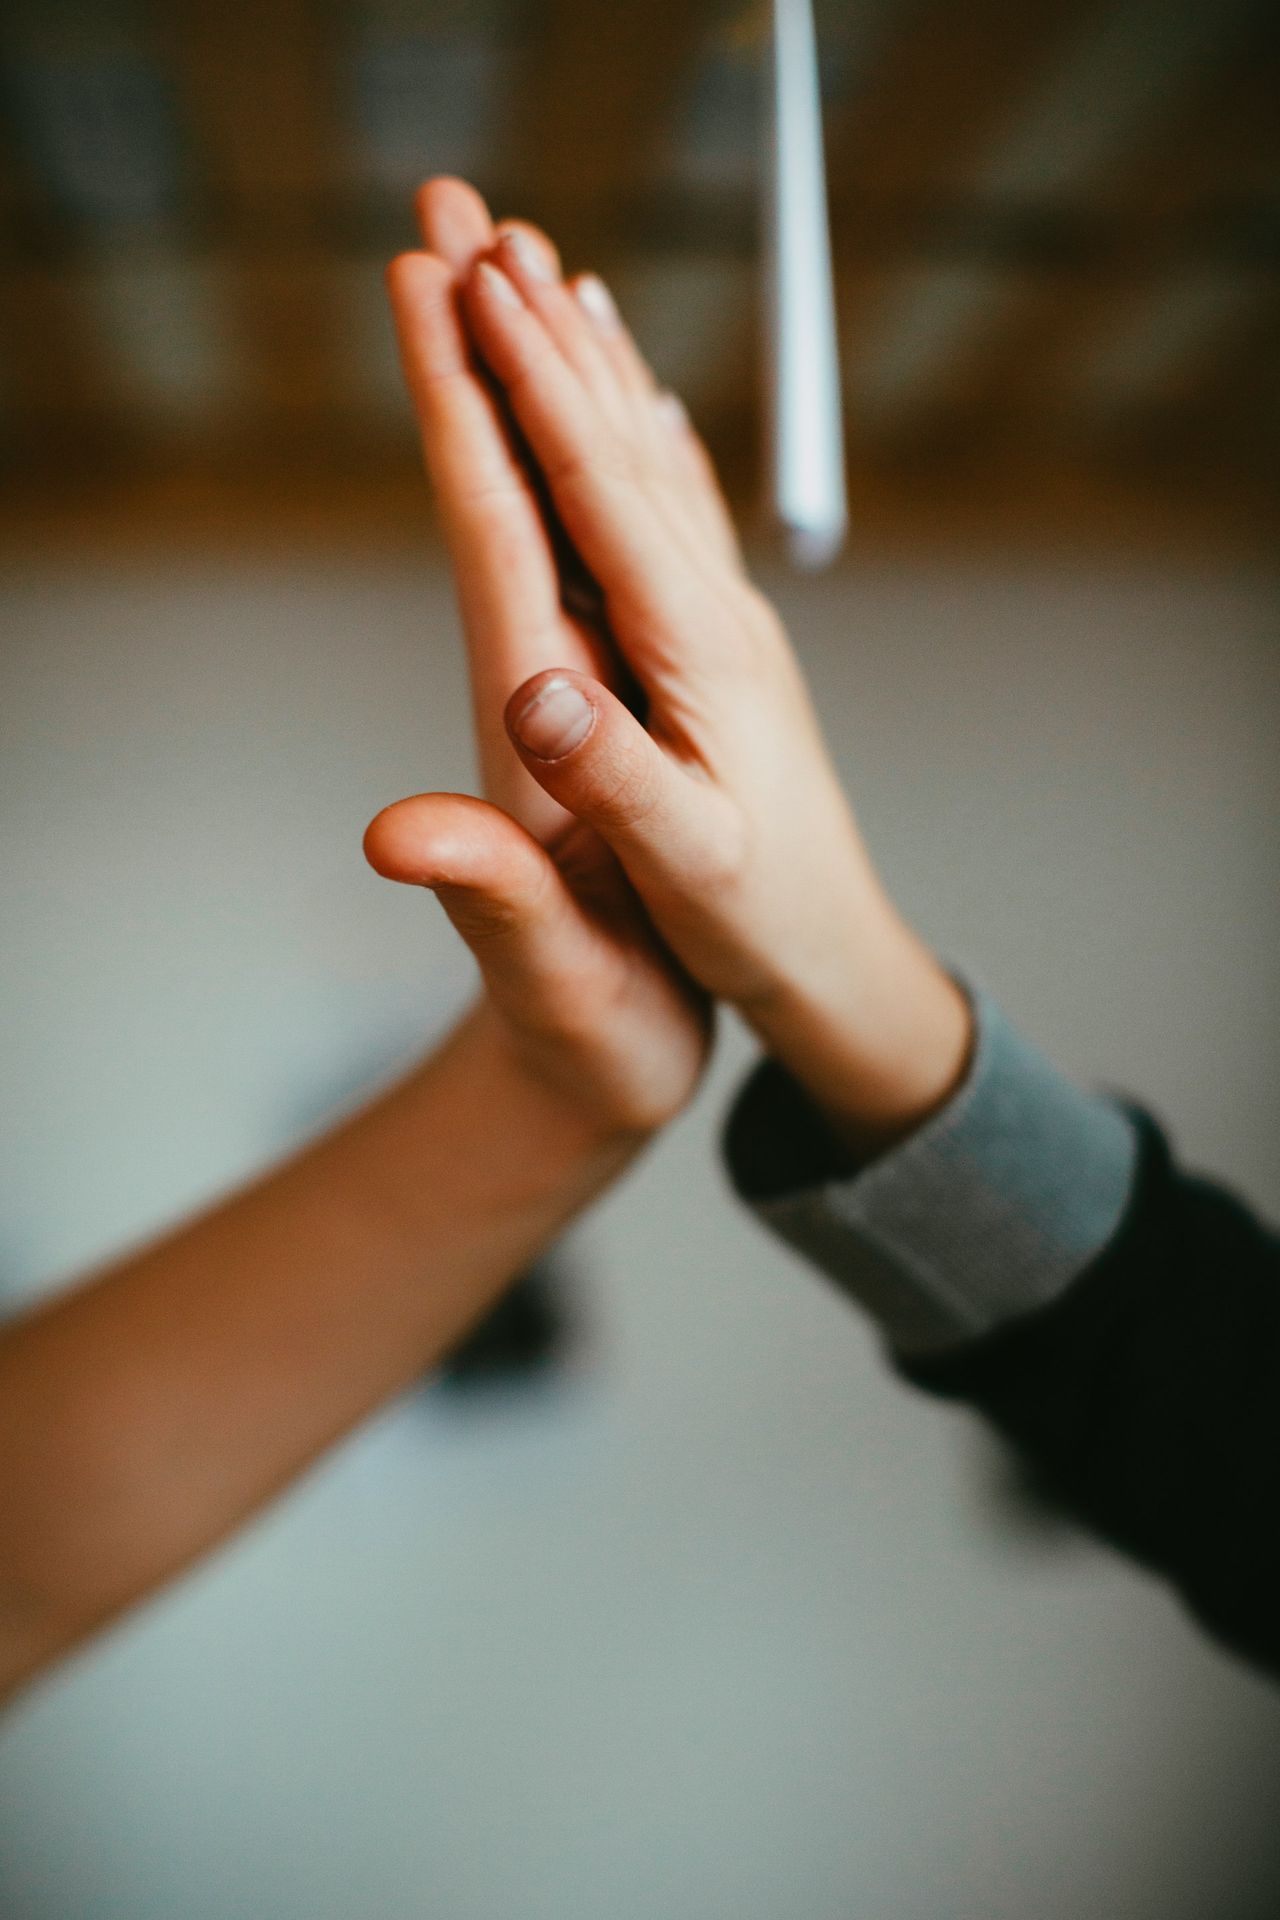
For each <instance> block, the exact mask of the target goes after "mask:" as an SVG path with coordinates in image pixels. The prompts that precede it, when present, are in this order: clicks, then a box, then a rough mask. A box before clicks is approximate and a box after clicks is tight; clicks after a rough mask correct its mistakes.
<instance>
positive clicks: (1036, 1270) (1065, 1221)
mask: <svg viewBox="0 0 1280 1920" xmlns="http://www.w3.org/2000/svg"><path fill="white" fill-rule="evenodd" d="M973 1000H974V1012H975V1018H976V1046H975V1050H974V1056H973V1059H972V1061H971V1063H970V1068H969V1072H968V1075H967V1076H966V1079H965V1081H964V1084H963V1085H962V1086H961V1087H960V1089H959V1090H958V1092H956V1093H955V1094H954V1095H953V1096H952V1098H951V1100H950V1101H949V1102H948V1103H947V1105H946V1106H945V1107H943V1108H941V1109H940V1111H939V1112H938V1113H936V1114H934V1115H933V1117H932V1118H931V1119H930V1120H928V1121H926V1123H925V1124H924V1125H923V1126H922V1127H921V1128H920V1129H919V1131H918V1132H916V1133H914V1134H912V1135H911V1136H910V1137H909V1138H908V1139H907V1140H905V1141H903V1142H902V1143H901V1145H899V1146H897V1147H895V1148H893V1149H891V1150H890V1151H889V1152H888V1153H886V1154H884V1155H883V1156H881V1157H880V1158H879V1159H876V1160H873V1161H872V1162H871V1163H870V1164H869V1165H867V1166H866V1167H864V1168H862V1169H861V1170H858V1169H857V1168H855V1167H853V1166H851V1165H850V1164H849V1162H848V1159H847V1156H846V1155H845V1154H844V1153H843V1150H842V1149H841V1148H840V1146H839V1145H838V1143H836V1142H835V1141H834V1139H833V1137H832V1135H831V1134H830V1132H829V1130H828V1129H827V1128H826V1126H825V1123H824V1122H823V1120H822V1118H821V1115H820V1114H819V1113H818V1112H817V1110H816V1109H815V1108H814V1107H813V1106H812V1104H811V1103H810V1102H809V1101H808V1099H807V1097H806V1096H805V1094H804V1093H803V1092H802V1090H801V1089H800V1088H799V1087H798V1086H797V1085H796V1083H795V1082H794V1081H793V1080H791V1078H790V1076H789V1075H787V1074H786V1073H785V1072H784V1071H783V1070H782V1069H781V1068H780V1067H779V1066H778V1065H777V1064H776V1063H775V1062H772V1061H766V1062H764V1063H763V1064H762V1066H761V1067H760V1068H758V1069H757V1071H756V1073H755V1074H753V1075H752V1077H751V1079H750V1080H748V1082H747V1084H746V1086H745V1087H744V1088H743V1090H742V1092H741V1093H740V1095H739V1096H738V1099H737V1101H736V1102H735V1105H734V1108H733V1111H732V1113H731V1115H730V1119H729V1124H728V1127H727V1129H726V1137H725V1152H726V1158H727V1160H728V1164H729V1171H730V1175H731V1177H732V1179H733V1182H734V1185H735V1187H736V1189H737V1191H738V1193H739V1195H740V1196H741V1198H743V1199H744V1200H746V1201H747V1202H748V1204H749V1205H751V1206H752V1207H754V1209H755V1211H756V1212H757V1214H758V1216H759V1218H760V1219H761V1220H762V1221H763V1222H764V1223H765V1224H766V1225H767V1226H769V1227H771V1228H772V1229H773V1231H774V1232H775V1233H777V1234H779V1235H780V1236H781V1238H782V1239H784V1240H786V1241H787V1242H788V1243H789V1244H790V1245H791V1246H792V1247H794V1248H795V1249H796V1251H797V1252H798V1253H801V1254H803V1255H804V1256H805V1257H806V1258H807V1259H809V1260H812V1261H813V1262H814V1263H815V1264H816V1265H817V1266H819V1267H821V1268H823V1269H824V1271H825V1272H826V1273H827V1274H829V1275H830V1277H831V1278H832V1279H833V1280H835V1281H836V1283H837V1284H838V1285H839V1286H840V1287H841V1288H842V1289H843V1290H844V1291H845V1292H847V1293H849V1294H850V1295H851V1296H852V1297H853V1298H855V1299H856V1300H857V1301H858V1302H859V1303H860V1304H861V1305H862V1306H863V1307H865V1308H866V1309H867V1310H868V1311H869V1312H870V1313H871V1314H872V1315H874V1317H875V1318H876V1319H877V1320H878V1321H879V1322H880V1325H881V1327H882V1328H883V1330H884V1332H885V1333H886V1335H887V1336H888V1339H889V1342H890V1344H891V1345H892V1346H893V1347H894V1348H895V1349H896V1350H897V1351H898V1352H899V1353H902V1354H904V1355H905V1354H924V1353H931V1352H938V1351H940V1350H942V1349H944V1348H946V1347H949V1346H956V1345H959V1344H961V1343H962V1342H964V1341H966V1340H970V1339H974V1338H977V1337H979V1336H980V1335H982V1334H984V1333H989V1332H991V1331H992V1330H994V1328H996V1327H998V1326H999V1325H1001V1324H1002V1323H1003V1322H1004V1321H1006V1320H1009V1319H1012V1318H1014V1317H1015V1316H1017V1315H1019V1314H1024V1313H1027V1312H1030V1311H1031V1310H1032V1309H1033V1308H1035V1307H1039V1306H1043V1305H1045V1304H1047V1303H1048V1302H1049V1301H1050V1300H1053V1299H1054V1298H1055V1297H1056V1296H1057V1295H1058V1294H1060V1293H1061V1292H1062V1291H1063V1290H1064V1289H1065V1288H1066V1287H1067V1286H1069V1285H1070V1283H1071V1281H1072V1280H1074V1279H1075V1277H1076V1276H1077V1274H1079V1273H1081V1272H1082V1271H1083V1269H1084V1268H1085V1267H1086V1266H1088V1265H1089V1263H1090V1262H1091V1261H1092V1260H1093V1259H1094V1257H1095V1256H1096V1255H1097V1254H1099V1253H1100V1252H1101V1251H1102V1249H1103V1247H1104V1246H1105V1245H1106V1244H1107V1242H1108V1241H1109V1240H1110V1239H1111V1237H1112V1235H1113V1233H1114V1232H1115V1230H1116V1228H1117V1227H1118V1226H1119V1224H1120V1220H1121V1217H1122V1215H1123V1213H1124V1210H1125V1206H1126V1203H1127V1201H1128V1199H1129V1194H1130V1191H1131V1188H1132V1184H1133V1177H1134V1170H1135V1163H1136V1158H1137V1135H1136V1132H1135V1130H1134V1127H1133V1124H1132V1122H1131V1121H1130V1120H1129V1118H1128V1117H1127V1115H1126V1114H1125V1113H1124V1111H1123V1110H1122V1109H1121V1108H1120V1107H1118V1106H1114V1105H1113V1104H1112V1103H1111V1102H1109V1101H1107V1100H1104V1099H1101V1098H1099V1097H1097V1096H1096V1095H1092V1094H1088V1093H1084V1092H1082V1091H1081V1090H1080V1089H1079V1088H1078V1087H1076V1086H1073V1085H1072V1083H1071V1082H1070V1081H1069V1080H1067V1079H1066V1078H1064V1076H1063V1075H1062V1074H1061V1073H1059V1072H1058V1070H1057V1068H1056V1067H1054V1066H1053V1065H1052V1063H1051V1062H1050V1061H1049V1060H1047V1059H1046V1058H1045V1056H1044V1055H1043V1054H1042V1053H1041V1052H1040V1051H1039V1050H1038V1048H1036V1047H1033V1046H1032V1045H1031V1044H1030V1042H1029V1041H1027V1040H1025V1039H1023V1037H1022V1036H1021V1035H1020V1034H1019V1033H1018V1032H1017V1031H1016V1029H1015V1028H1014V1027H1012V1026H1011V1025H1010V1024H1009V1022H1008V1021H1007V1020H1006V1019H1005V1018H1004V1016H1003V1015H1002V1014H1001V1013H1000V1011H999V1009H998V1008H997V1007H996V1006H995V1005H994V1003H993V1002H992V1001H990V1000H988V999H986V998H985V996H982V995H975V996H973Z"/></svg>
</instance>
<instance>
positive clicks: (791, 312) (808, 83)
mask: <svg viewBox="0 0 1280 1920" xmlns="http://www.w3.org/2000/svg"><path fill="white" fill-rule="evenodd" d="M770 79H771V86H770V96H771V107H772V124H771V127H770V138H769V152H768V182H767V194H766V219H767V228H766V249H765V265H766V275H767V279H766V302H765V307H766V317H767V328H768V344H769V355H770V364H769V376H770V377H769V401H770V438H771V465H772V508H773V512H774V515H775V517H776V519H777V521H778V524H779V526H780V527H781V528H782V530H783V532H784V534H785V536H786V541H787V549H788V552H789V553H790V555H791V558H792V560H793V561H794V562H795V564H796V565H797V566H802V567H823V566H826V565H827V563H828V562H829V561H831V560H833V559H834V558H835V556H836V554H837V553H838V552H839V551H840V548H841V546H842V545H843V544H844V536H845V531H846V527H847V524H848V506H847V501H846V497H845V483H844V420H843V415H842V411H841V401H840V357H839V348H838V345H837V334H836V316H835V294H834V289H833V286H832V276H831V239H830V233H829V230H828V225H827V187H826V172H825V166H824V160H823V151H822V105H821V99H820V96H819V91H818V52H817V45H816V41H815V37H814V30H813V12H812V8H811V5H810V0H773V34H772V59H771V75H770Z"/></svg>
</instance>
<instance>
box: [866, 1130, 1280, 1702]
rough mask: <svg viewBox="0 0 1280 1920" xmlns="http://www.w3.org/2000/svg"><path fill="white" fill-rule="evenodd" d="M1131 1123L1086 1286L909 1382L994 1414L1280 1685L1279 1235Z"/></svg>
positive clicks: (1066, 1494)
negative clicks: (1132, 1157)
mask: <svg viewBox="0 0 1280 1920" xmlns="http://www.w3.org/2000/svg"><path fill="white" fill-rule="evenodd" d="M1135 1124H1136V1125H1137V1129H1138V1138H1139V1162H1138V1173H1137V1181H1136V1185H1135V1190H1134V1195H1133V1198H1132V1200H1131V1202H1130V1204H1129V1206H1128V1208H1127V1209H1126V1213H1125V1217H1124V1220H1123V1222H1122V1223H1121V1226H1120V1229H1119V1231H1118V1233H1117V1234H1116V1236H1115V1237H1114V1239H1113V1240H1112V1241H1111V1243H1110V1244H1109V1245H1108V1246H1107V1247H1106V1248H1105V1249H1104V1250H1103V1251H1102V1252H1101V1253H1100V1254H1099V1255H1098V1257H1097V1258H1096V1259H1095V1260H1094V1261H1092V1262H1091V1263H1090V1265H1089V1266H1088V1267H1087V1268H1086V1269H1085V1270H1084V1272H1083V1273H1081V1274H1080V1275H1079V1276H1078V1277H1077V1279H1076V1280H1075V1281H1074V1283H1073V1284H1072V1285H1071V1286H1070V1287H1068V1288H1067V1289H1066V1291H1065V1292H1064V1293H1063V1294H1062V1295H1061V1296H1059V1297H1058V1298H1057V1299H1055V1300H1054V1301H1053V1302H1051V1303H1050V1304H1049V1305H1047V1306H1045V1307H1042V1308H1040V1309H1038V1310H1036V1311H1034V1312H1032V1313H1030V1314H1027V1315H1025V1316H1023V1317H1022V1318H1020V1319H1018V1320H1014V1321H1010V1322H1008V1323H1007V1324H1006V1325H1005V1326H1003V1327H1001V1328H1000V1329H998V1330H997V1331H996V1332H994V1333H993V1334H991V1335H989V1336H988V1337H986V1338H985V1339H981V1340H977V1341H973V1342H970V1343H968V1344H967V1345H966V1346H964V1347H961V1348H953V1349H952V1350H951V1351H950V1352H949V1353H947V1354H940V1355H935V1356H933V1357H931V1358H917V1359H915V1360H912V1361H904V1362H902V1363H901V1366H902V1371H903V1372H904V1373H905V1374H906V1375H907V1377H908V1378H910V1379H912V1380H914V1382H915V1383H916V1384H917V1385H918V1386H921V1387H925V1388H928V1389H930V1390H932V1391H933V1392H935V1393H940V1394H944V1395H947V1396H948V1397H950V1398H952V1399H961V1400H966V1401H968V1402H969V1403H970V1404H971V1405H972V1406H974V1407H976V1408H977V1409H979V1411H980V1412H982V1413H984V1414H985V1415H986V1416H987V1418H988V1419H990V1420H991V1421H992V1422H993V1423H994V1424H995V1425H996V1426H997V1427H998V1428H999V1429H1000V1430H1001V1431H1002V1432H1003V1433H1004V1434H1005V1435H1006V1437H1007V1438H1008V1439H1010V1440H1012V1441H1013V1442H1014V1444H1015V1445H1016V1446H1017V1447H1018V1448H1019V1449H1020V1450H1021V1452H1022V1453H1023V1454H1024V1455H1025V1456H1026V1458H1027V1459H1028V1460H1029V1461H1030V1462H1031V1463H1032V1464H1033V1465H1034V1467H1035V1469H1036V1471H1037V1473H1038V1475H1039V1478H1040V1479H1041V1481H1042V1483H1043V1484H1044V1486H1045V1488H1046V1491H1048V1492H1050V1493H1052V1494H1054V1495H1056V1497H1057V1498H1058V1499H1059V1500H1061V1501H1062V1503H1063V1504H1064V1505H1065V1506H1067V1507H1068V1508H1069V1509H1070V1510H1072V1511H1073V1512H1074V1513H1075V1514H1076V1515H1077V1517H1078V1518H1079V1519H1081V1520H1083V1521H1084V1522H1085V1523H1086V1524H1087V1525H1088V1526H1090V1527H1092V1528H1093V1529H1094V1530H1095V1531H1096V1532H1098V1533H1100V1534H1101V1535H1102V1536H1103V1537H1104V1538H1106V1539H1107V1540H1109V1541H1110V1542H1111V1543H1112V1544H1113V1545H1115V1546H1117V1547H1119V1548H1121V1549H1122V1550H1123V1551H1125V1552H1126V1553H1129V1554H1131V1555H1133V1556H1134V1557H1135V1558H1136V1559H1138V1560H1140V1561H1142V1562H1143V1563H1144V1564H1145V1565H1147V1566H1148V1567H1150V1568H1152V1569H1153V1570H1154V1571H1156V1572H1158V1573H1160V1574H1163V1575H1164V1576H1165V1577H1166V1578H1167V1579H1169V1580H1171V1581H1172V1582H1173V1584H1174V1585H1175V1586H1176V1587H1178V1588H1179V1589H1180V1591H1181V1593H1182V1595H1183V1597H1184V1598H1185V1600H1186V1601H1187V1602H1188V1604H1189V1605H1190V1607H1191V1609H1192V1611H1193V1612H1194V1613H1195V1614H1197V1615H1198V1617H1199V1618H1200V1619H1201V1621H1202V1622H1203V1623H1204V1624H1205V1625H1206V1626H1207V1627H1209V1629H1210V1630H1211V1631H1212V1632H1214V1633H1215V1634H1216V1635H1217V1636H1218V1637H1219V1638H1220V1639H1221V1640H1223V1641H1224V1642H1225V1643H1227V1644H1228V1645H1229V1646H1231V1647H1233V1648H1234V1649H1235V1650H1236V1651H1237V1652H1240V1653H1243V1654H1244V1655H1245V1656H1246V1657H1247V1658H1249V1659H1251V1660H1253V1661H1255V1662H1257V1663H1258V1664H1259V1665H1261V1666H1264V1667H1267V1668H1269V1669H1270V1670H1271V1671H1272V1672H1273V1673H1277V1674H1280V1531H1278V1530H1277V1527H1276V1524H1275V1522H1276V1515H1277V1513H1280V1240H1277V1238H1276V1236H1275V1234H1274V1233H1273V1232H1271V1231H1269V1230H1268V1229H1267V1228H1266V1227H1264V1226H1263V1225H1262V1224H1261V1222H1260V1221H1259V1220H1258V1219H1257V1218H1256V1217H1255V1216H1254V1215H1253V1214H1252V1213H1251V1212H1250V1211H1249V1209H1248V1208H1247V1207H1246V1206H1244V1205H1243V1204H1242V1203H1241V1202H1240V1201H1239V1200H1237V1199H1236V1198H1235V1197H1234V1196H1233V1195H1231V1194H1229V1193H1227V1192H1225V1191H1223V1190H1222V1189H1221V1188H1220V1187H1216V1186H1213V1185H1211V1184H1210V1183H1209V1182H1207V1181H1204V1180H1198V1179H1195V1178H1193V1177H1192V1176H1190V1175H1188V1174H1185V1173H1183V1172H1181V1171H1180V1170H1179V1168H1178V1167H1177V1165H1176V1164H1175V1162H1174V1160H1173V1158H1172V1156H1171V1154H1170V1152H1169V1149H1168V1146H1167V1144H1166V1142H1165V1140H1164V1138H1163V1136H1162V1135H1161V1133H1160V1131H1159V1129H1158V1128H1157V1127H1156V1126H1155V1124H1154V1123H1153V1122H1152V1121H1150V1120H1149V1119H1145V1118H1142V1117H1138V1118H1137V1119H1136V1122H1135Z"/></svg>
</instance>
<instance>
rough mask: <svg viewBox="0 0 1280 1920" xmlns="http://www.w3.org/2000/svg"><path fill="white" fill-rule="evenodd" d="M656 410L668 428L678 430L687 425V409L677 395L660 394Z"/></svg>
mask: <svg viewBox="0 0 1280 1920" xmlns="http://www.w3.org/2000/svg"><path fill="white" fill-rule="evenodd" d="M657 408H658V412H659V413H660V414H661V415H662V417H663V419H664V420H665V421H666V423H667V425H668V426H669V427H675V428H677V429H679V428H682V427H687V426H688V425H689V409H688V407H686V406H685V403H684V401H683V400H682V399H681V398H680V395H679V394H678V393H671V392H670V391H668V392H666V393H660V394H659V395H658V398H657Z"/></svg>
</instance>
